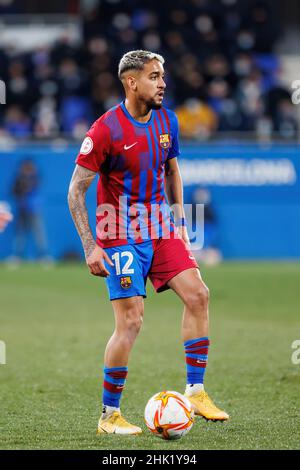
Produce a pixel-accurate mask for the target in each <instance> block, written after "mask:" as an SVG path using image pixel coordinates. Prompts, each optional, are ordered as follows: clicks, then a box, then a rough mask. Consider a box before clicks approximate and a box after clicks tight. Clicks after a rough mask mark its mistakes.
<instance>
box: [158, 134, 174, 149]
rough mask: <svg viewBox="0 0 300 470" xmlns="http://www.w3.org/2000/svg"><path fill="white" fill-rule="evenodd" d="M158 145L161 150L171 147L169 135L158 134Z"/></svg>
mask: <svg viewBox="0 0 300 470" xmlns="http://www.w3.org/2000/svg"><path fill="white" fill-rule="evenodd" d="M159 143H160V146H161V147H162V148H163V149H168V148H169V147H170V145H171V142H170V135H169V134H160V136H159Z"/></svg>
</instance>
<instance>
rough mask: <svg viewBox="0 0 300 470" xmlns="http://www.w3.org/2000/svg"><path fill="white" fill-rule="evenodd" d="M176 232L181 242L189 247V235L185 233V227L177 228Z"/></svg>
mask: <svg viewBox="0 0 300 470" xmlns="http://www.w3.org/2000/svg"><path fill="white" fill-rule="evenodd" d="M177 232H178V234H179V236H180V238H182V240H183V241H184V242H185V243H187V244H188V245H190V239H189V235H188V231H187V228H186V226H185V225H184V226H180V227H177Z"/></svg>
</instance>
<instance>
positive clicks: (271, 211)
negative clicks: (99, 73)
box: [0, 143, 300, 259]
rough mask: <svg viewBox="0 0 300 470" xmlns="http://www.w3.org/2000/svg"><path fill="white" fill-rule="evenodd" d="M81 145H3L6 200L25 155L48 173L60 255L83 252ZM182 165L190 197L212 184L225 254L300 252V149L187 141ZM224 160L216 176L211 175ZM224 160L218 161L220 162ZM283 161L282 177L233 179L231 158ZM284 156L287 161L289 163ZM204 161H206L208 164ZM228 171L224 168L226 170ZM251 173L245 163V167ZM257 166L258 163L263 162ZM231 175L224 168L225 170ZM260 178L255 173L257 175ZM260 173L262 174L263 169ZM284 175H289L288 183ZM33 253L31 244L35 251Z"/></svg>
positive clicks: (47, 216) (51, 223)
mask: <svg viewBox="0 0 300 470" xmlns="http://www.w3.org/2000/svg"><path fill="white" fill-rule="evenodd" d="M78 148H79V146H70V145H69V146H64V147H59V146H50V145H38V146H37V145H34V146H28V147H24V146H23V147H18V148H17V149H14V150H10V151H3V150H2V151H0V172H1V173H0V201H1V200H6V201H8V202H10V204H11V205H12V208H13V200H12V198H11V196H10V188H11V185H12V181H13V179H14V175H15V173H16V169H17V167H18V165H19V163H20V161H21V160H23V159H24V158H27V157H30V158H32V159H33V160H34V161H35V162H36V165H37V167H38V169H39V173H40V175H41V178H42V185H41V186H42V188H41V197H42V207H43V218H44V222H45V225H46V231H47V237H48V242H49V251H50V254H51V255H52V256H54V257H57V258H61V257H62V256H63V255H64V254H65V253H66V252H69V251H77V252H78V253H80V254H81V243H80V240H79V238H78V236H77V233H76V231H75V228H74V225H73V222H72V220H71V217H70V214H69V210H68V207H67V190H68V185H69V181H70V178H71V175H72V172H73V168H74V159H75V156H76V154H77V152H78ZM179 161H180V164H181V166H182V171H183V175H184V176H185V175H187V172H188V173H189V175H192V178H190V177H189V176H187V177H185V178H184V180H185V183H186V184H185V200H186V202H189V200H190V198H191V197H192V193H193V191H194V190H195V188H197V187H206V188H209V189H210V191H211V194H212V201H213V206H214V208H215V211H216V214H217V217H218V223H219V230H218V240H219V244H220V248H221V250H222V252H223V255H224V257H225V258H274V259H278V258H282V259H283V258H300V182H299V175H300V147H299V146H287V145H282V144H281V145H279V144H278V145H275V144H273V145H271V146H270V145H269V146H259V145H253V144H236V145H235V144H232V143H228V144H226V143H223V144H218V145H217V144H210V145H187V144H185V145H182V148H181V157H180V160H179ZM216 162H217V173H218V172H219V174H217V177H215V176H209V174H207V171H209V170H207V169H208V168H209V167H210V165H211V163H216ZM218 162H219V166H218ZM243 162H244V163H248V164H250V166H251V165H252V163H255V164H256V165H257V164H258V165H259V164H260V163H263V162H264V163H265V164H268V162H269V163H272V164H273V165H276V163H278V164H279V169H278V171H279V181H273V180H272V178H271V182H268V181H259V178H258V181H257V178H255V177H253V178H252V177H250V179H249V181H248V180H247V178H246V180H247V181H244V180H243V174H242V175H240V176H241V177H242V181H240V180H239V178H238V179H237V180H236V181H234V182H230V181H228V175H227V176H226V175H225V176H222V171H223V170H222V168H223V169H224V171H225V173H226V168H227V163H230V164H232V163H233V164H234V165H235V164H237V165H240V164H241V163H243ZM282 162H283V166H284V164H287V165H288V166H289V168H290V178H287V180H286V181H284V178H280V174H281V173H280V172H281V171H283V172H284V167H282V168H283V169H281V167H280V164H281V163H282ZM284 162H285V163H284ZM199 163H202V164H204V166H203V165H202V166H201V167H199V166H197V165H198V164H199ZM220 171H221V173H220ZM242 171H245V172H246V171H248V170H247V168H246V167H245V170H242ZM256 171H257V168H256ZM225 173H224V174H225ZM252 176H253V175H252ZM258 176H259V175H258ZM281 180H282V181H281ZM95 191H96V184H95V183H94V184H93V186H92V187H91V188H90V190H89V192H88V196H87V205H88V209H89V215H90V221H91V225H92V226H94V225H95V210H96V196H95ZM13 233H14V224H11V225H10V226H9V227H8V229H7V230H6V232H5V233H3V234H1V235H0V258H5V257H7V256H8V255H10V254H12V240H13ZM33 254H34V247H33V244H32V242H29V246H28V256H29V257H31V256H33Z"/></svg>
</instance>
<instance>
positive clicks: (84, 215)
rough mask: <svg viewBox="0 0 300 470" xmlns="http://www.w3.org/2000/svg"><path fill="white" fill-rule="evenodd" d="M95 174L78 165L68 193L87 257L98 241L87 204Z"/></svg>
mask: <svg viewBox="0 0 300 470" xmlns="http://www.w3.org/2000/svg"><path fill="white" fill-rule="evenodd" d="M95 176H96V173H95V172H93V171H91V170H88V169H86V168H83V167H82V166H79V165H76V167H75V170H74V173H73V175H72V179H71V182H70V187H69V193H68V203H69V209H70V212H71V215H72V218H73V221H74V223H75V226H76V229H77V232H78V234H79V236H80V238H81V242H82V246H83V249H84V253H85V256H86V258H88V257H89V255H90V254H91V253H92V252H93V250H94V248H95V247H96V242H95V240H94V237H93V234H92V231H91V228H90V225H89V220H88V212H87V208H86V204H85V195H86V192H87V190H88V188H89V186H90V185H91V183H92V181H93V179H94V178H95Z"/></svg>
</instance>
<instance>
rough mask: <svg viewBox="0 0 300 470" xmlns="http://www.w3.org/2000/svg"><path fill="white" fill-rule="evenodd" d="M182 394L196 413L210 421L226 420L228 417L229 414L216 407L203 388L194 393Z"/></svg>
mask: <svg viewBox="0 0 300 470" xmlns="http://www.w3.org/2000/svg"><path fill="white" fill-rule="evenodd" d="M184 396H185V397H186V398H187V399H188V400H189V401H190V402H191V404H192V406H193V409H194V412H195V414H196V415H200V416H203V418H205V419H206V420H211V421H226V420H227V419H229V415H228V414H227V413H225V411H222V410H220V409H219V408H217V407H216V405H215V404H214V402H213V401H212V400H211V399H210V398H209V396H208V394H207V393H206V392H205V391H204V390H202V391H200V392H199V393H195V395H187V394H185V395H184Z"/></svg>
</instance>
